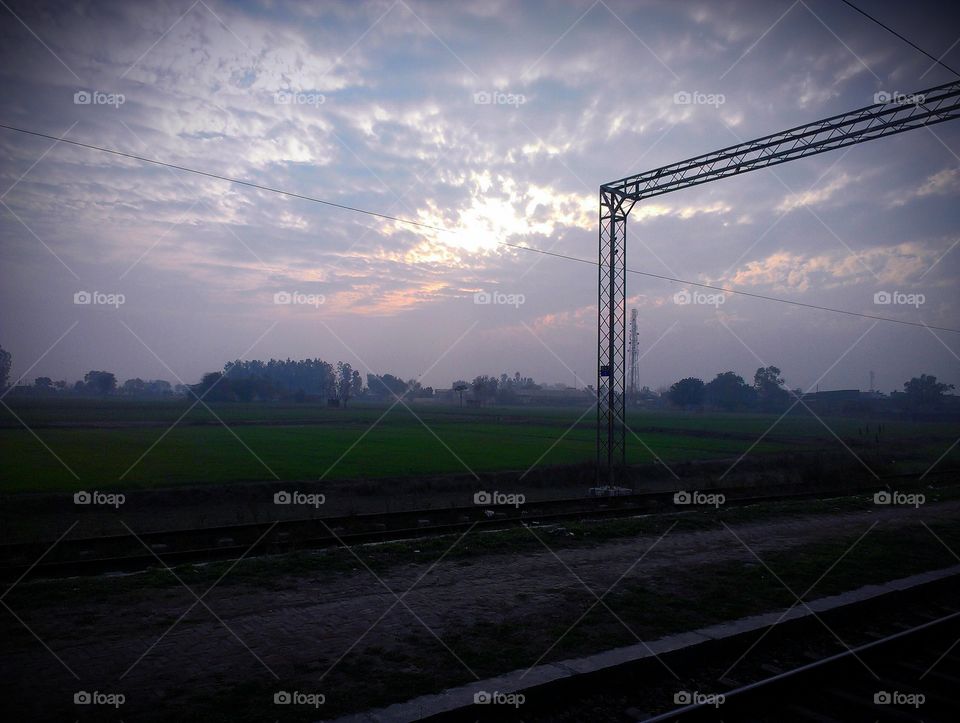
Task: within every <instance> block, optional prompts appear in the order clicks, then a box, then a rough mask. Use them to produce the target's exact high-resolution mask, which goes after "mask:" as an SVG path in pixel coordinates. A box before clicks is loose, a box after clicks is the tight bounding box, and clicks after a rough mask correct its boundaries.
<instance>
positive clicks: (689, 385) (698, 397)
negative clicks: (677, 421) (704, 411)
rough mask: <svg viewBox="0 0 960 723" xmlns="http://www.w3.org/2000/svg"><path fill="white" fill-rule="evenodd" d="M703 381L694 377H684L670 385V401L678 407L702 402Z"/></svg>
mask: <svg viewBox="0 0 960 723" xmlns="http://www.w3.org/2000/svg"><path fill="white" fill-rule="evenodd" d="M703 389H704V383H703V380H702V379H697V378H696V377H686V378H685V379H681V380H680V381H679V382H677V383H676V384H674V385H673V386H672V387H670V391H669V392H668V394H669V395H670V401H671V402H673V403H674V404H676V405H677V406H678V407H698V406H700V405H701V404H703Z"/></svg>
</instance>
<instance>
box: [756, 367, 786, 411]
mask: <svg viewBox="0 0 960 723" xmlns="http://www.w3.org/2000/svg"><path fill="white" fill-rule="evenodd" d="M783 383H784V382H783V377H781V376H780V370H779V369H777V367H775V366H769V367H760V368H759V369H757V372H756V374H754V375H753V389H754V391H755V392H756V394H757V401H758V402H759V404H760V407H761V408H762V409H763V410H765V411H768V412H769V411H774V410H776V409H780V408H781V407H784V406H786V404H787V400H788V399H789V393H788V392H787V390H786V389H784V388H783Z"/></svg>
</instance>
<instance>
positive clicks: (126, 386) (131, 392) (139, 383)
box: [120, 377, 147, 397]
mask: <svg viewBox="0 0 960 723" xmlns="http://www.w3.org/2000/svg"><path fill="white" fill-rule="evenodd" d="M146 388H147V385H146V383H145V382H144V381H143V379H141V378H140V377H137V378H136V379H127V381H125V382H124V383H123V386H122V387H120V393H121V394H123V395H125V396H128V397H139V396H143V393H144V392H145V391H146Z"/></svg>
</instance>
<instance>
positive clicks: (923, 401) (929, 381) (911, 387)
mask: <svg viewBox="0 0 960 723" xmlns="http://www.w3.org/2000/svg"><path fill="white" fill-rule="evenodd" d="M953 388H954V386H953V384H944V383H943V382H938V381H937V378H936V377H935V376H933V375H932V374H921V375H920V376H919V377H913V378H912V379H910V381H908V382H904V383H903V391H904V393H905V394H906V395H907V403H908V404H909V405H910V406H911V407H913V408H917V409H936V408H937V407H939V406H940V403H941V401H942V400H943V395H944V394H946V393H947V392H949V391H950V390H952V389H953Z"/></svg>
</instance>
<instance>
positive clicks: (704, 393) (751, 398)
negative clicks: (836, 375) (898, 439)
mask: <svg viewBox="0 0 960 723" xmlns="http://www.w3.org/2000/svg"><path fill="white" fill-rule="evenodd" d="M953 389H954V385H953V384H945V383H943V382H939V381H937V378H936V377H935V376H933V375H930V374H921V375H920V376H919V377H912V378H911V379H910V380H908V381H906V382H904V384H903V391H902V392H893V393H892V394H891V395H890V398H891V399H892V400H894V401H896V402H901V403H902V406H906V407H910V408H914V409H936V408H937V407H939V406H940V404H941V403H942V401H943V397H944V395H946V394H947V393H948V392H950V391H952V390H953ZM666 395H667V398H668V399H669V401H670V402H671V403H672V404H673V405H675V406H678V407H682V408H684V409H697V408H703V407H711V408H715V409H721V410H723V411H727V412H734V411H744V410H759V411H763V412H779V411H783V410H785V409H787V408H788V407H789V406H790V405H791V404H793V403H794V401H795V400H796V399H797V398H798V397H802V396H803V392H802V391H801V390H799V389H794V390H787V389H786V387H785V385H784V379H783V377H782V375H781V372H780V369H778V368H777V367H775V366H768V367H760V368H759V369H757V371H756V372H755V373H754V375H753V384H748V383H747V382H746V381H745V380H744V378H743V377H742V376H740V375H739V374H737V373H736V372H732V371H726V372H721V373H719V374H717V376H716V377H714V378H713V379H712V380H711V381H710V382H704V381H703V380H702V379H699V378H697V377H685V378H683V379H681V380H680V381H678V382H676V383H674V384H673V385H672V386H671V387H670V389H669V390H668V391H667V393H666Z"/></svg>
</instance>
